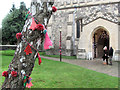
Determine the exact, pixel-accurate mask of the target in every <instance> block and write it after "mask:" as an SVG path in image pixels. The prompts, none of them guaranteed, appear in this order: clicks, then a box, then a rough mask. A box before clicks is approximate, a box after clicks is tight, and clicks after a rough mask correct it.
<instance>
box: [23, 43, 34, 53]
mask: <svg viewBox="0 0 120 90" xmlns="http://www.w3.org/2000/svg"><path fill="white" fill-rule="evenodd" d="M24 52H26V55H29V54H30V53H32V50H31V47H30V45H29V44H28V45H27V47H26V48H25V50H24Z"/></svg>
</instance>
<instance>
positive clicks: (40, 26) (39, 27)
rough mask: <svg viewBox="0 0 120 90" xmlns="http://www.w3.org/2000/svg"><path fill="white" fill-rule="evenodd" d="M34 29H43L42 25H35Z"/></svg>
mask: <svg viewBox="0 0 120 90" xmlns="http://www.w3.org/2000/svg"><path fill="white" fill-rule="evenodd" d="M36 29H37V30H43V29H44V27H43V25H42V24H37V25H36Z"/></svg>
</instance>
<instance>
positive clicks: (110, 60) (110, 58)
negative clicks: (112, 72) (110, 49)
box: [109, 56, 112, 65]
mask: <svg viewBox="0 0 120 90" xmlns="http://www.w3.org/2000/svg"><path fill="white" fill-rule="evenodd" d="M109 62H110V65H112V56H110V57H109Z"/></svg>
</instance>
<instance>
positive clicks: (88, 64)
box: [41, 56, 120, 77]
mask: <svg viewBox="0 0 120 90" xmlns="http://www.w3.org/2000/svg"><path fill="white" fill-rule="evenodd" d="M41 57H42V58H46V59H51V60H55V61H60V60H59V58H52V57H46V56H41ZM62 62H67V63H70V64H74V65H78V66H81V67H84V68H88V69H91V70H94V71H97V72H101V73H105V74H108V75H111V76H115V77H118V62H113V65H112V66H110V65H103V63H102V60H100V59H95V60H79V59H74V60H69V59H62ZM119 66H120V65H119Z"/></svg>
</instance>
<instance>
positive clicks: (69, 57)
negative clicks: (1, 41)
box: [0, 50, 76, 59]
mask: <svg viewBox="0 0 120 90" xmlns="http://www.w3.org/2000/svg"><path fill="white" fill-rule="evenodd" d="M0 53H2V55H6V56H13V55H14V53H15V50H4V51H0ZM39 53H40V55H42V56H47V57H55V58H60V55H46V53H45V52H39ZM62 58H64V59H76V56H64V55H62Z"/></svg>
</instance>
